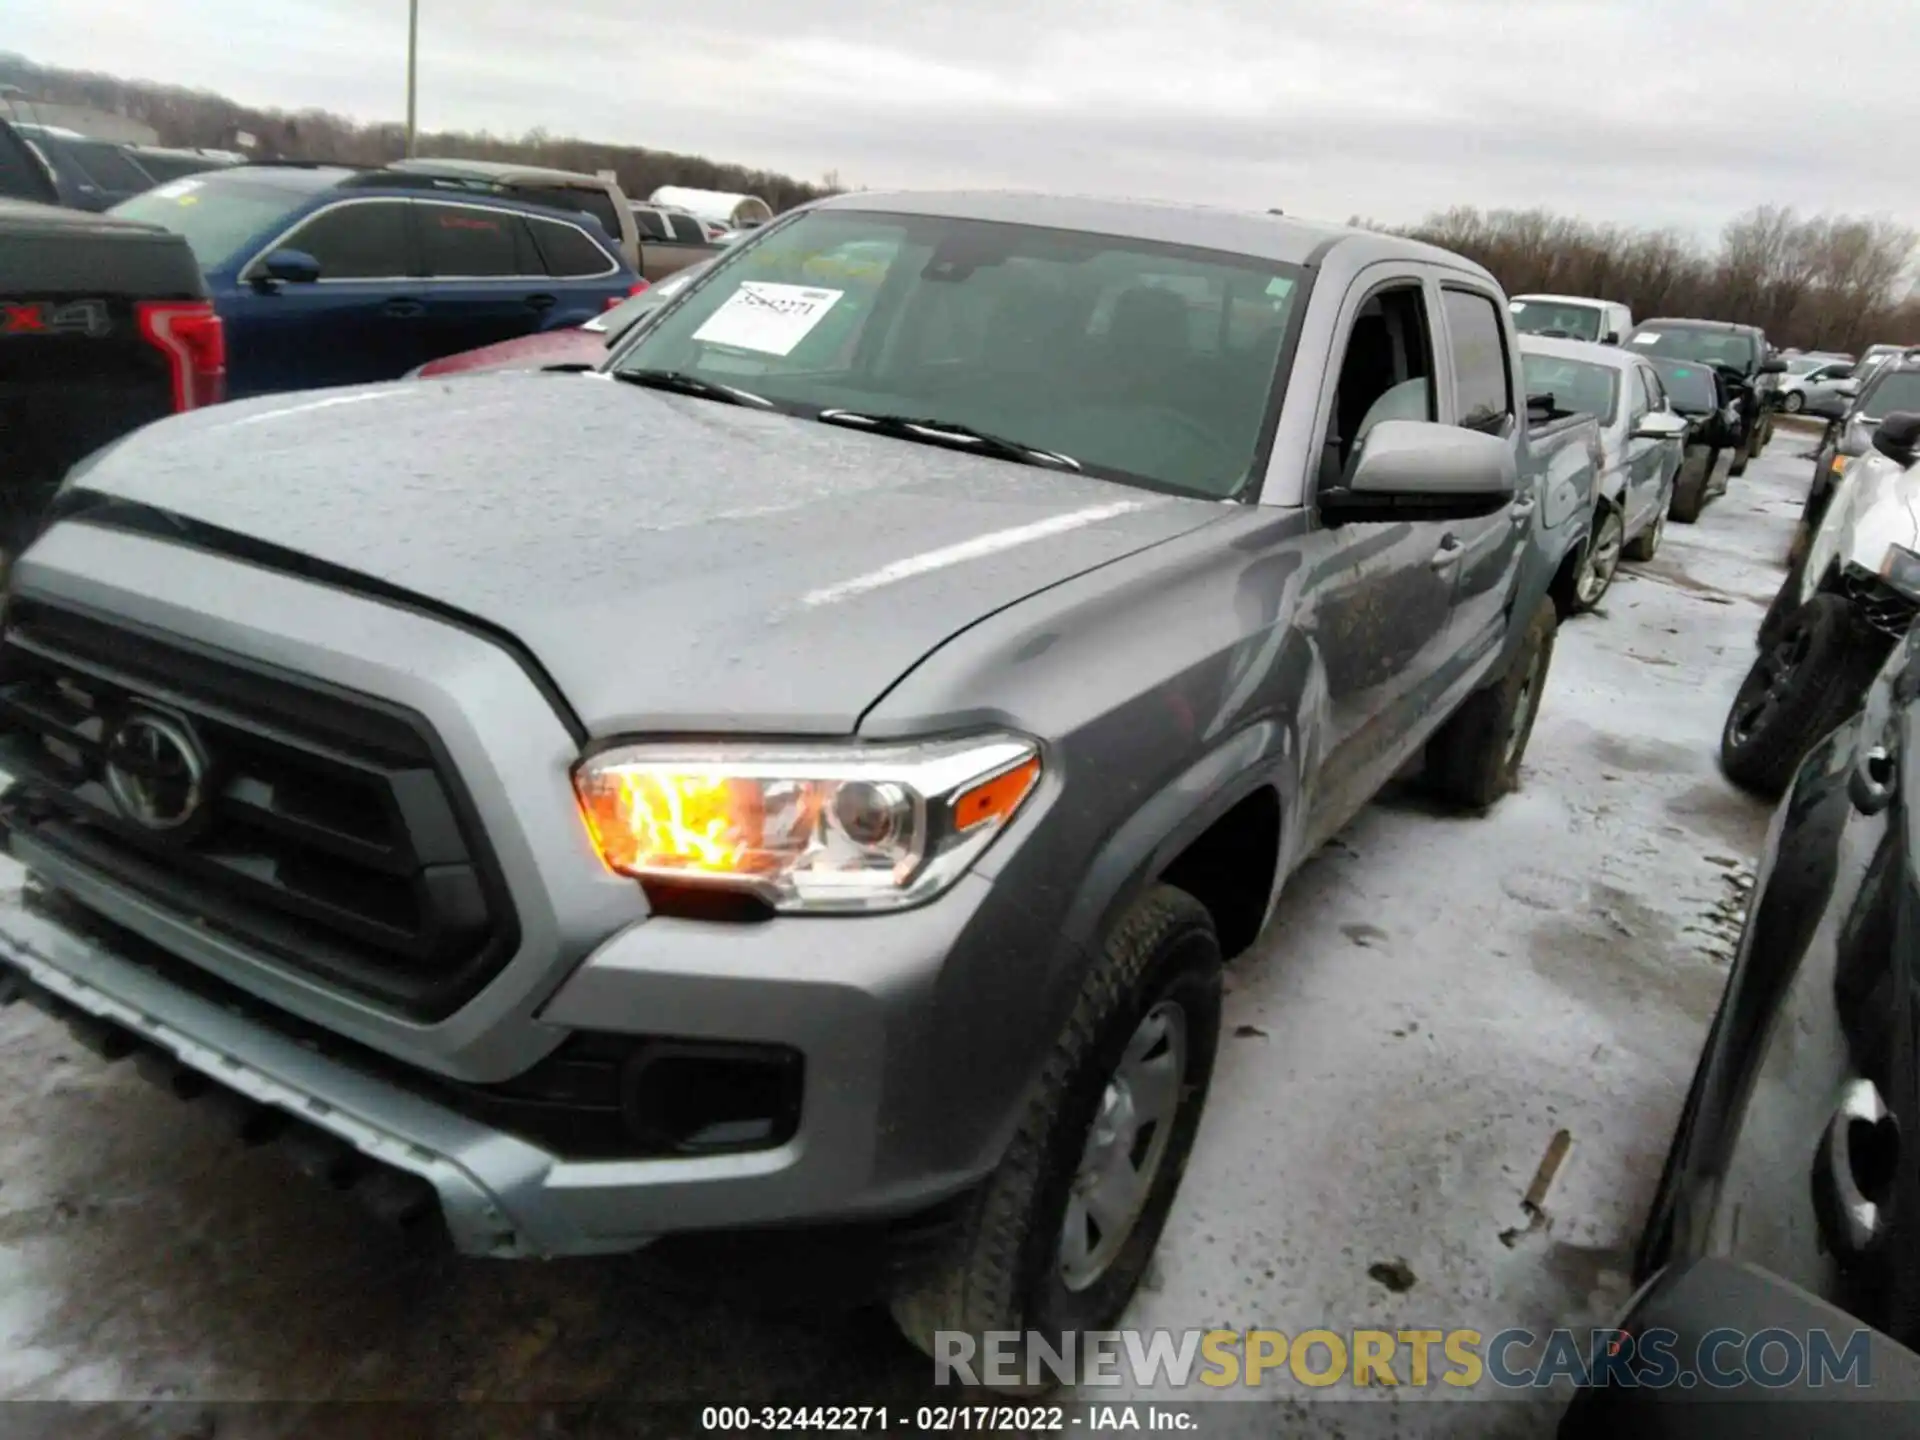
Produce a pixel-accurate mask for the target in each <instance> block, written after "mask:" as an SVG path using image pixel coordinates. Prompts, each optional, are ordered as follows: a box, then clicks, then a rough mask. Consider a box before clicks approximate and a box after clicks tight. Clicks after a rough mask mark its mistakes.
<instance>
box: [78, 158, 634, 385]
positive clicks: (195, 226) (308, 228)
mask: <svg viewBox="0 0 1920 1440" xmlns="http://www.w3.org/2000/svg"><path fill="white" fill-rule="evenodd" d="M361 181H362V177H361V176H360V175H359V172H355V171H352V170H346V169H340V168H336V167H329V166H304V167H303V166H276V165H247V166H240V167H237V168H234V169H229V170H220V171H212V172H208V173H205V174H201V175H191V176H188V177H187V178H185V179H182V180H175V181H172V182H170V183H169V184H166V185H161V186H159V187H157V188H156V189H153V190H150V191H148V192H147V193H146V194H144V195H140V196H136V197H135V198H134V199H132V200H129V201H127V202H126V203H125V204H124V205H121V206H119V207H117V209H116V210H115V212H114V213H115V214H117V215H120V216H122V217H124V218H127V219H133V220H140V221H143V222H146V223H149V224H154V225H161V226H164V227H166V228H167V229H169V230H174V231H177V232H178V233H179V234H181V235H184V236H185V237H186V239H187V243H188V244H189V245H191V246H192V247H193V251H194V254H196V255H197V256H198V257H199V259H200V264H201V266H202V268H203V269H204V270H205V271H206V275H207V284H208V286H209V287H210V289H211V291H212V295H213V301H214V304H215V305H216V306H217V307H218V309H219V311H220V314H221V315H222V317H223V318H224V319H225V320H226V322H227V347H228V357H229V358H228V375H229V378H228V388H229V390H230V391H231V393H232V394H233V395H234V396H236V397H240V396H247V395H261V394H267V393H271V392H274V391H280V390H301V389H311V388H314V387H318V386H326V385H350V384H355V383H358V382H363V381H369V380H394V379H398V378H399V377H400V376H402V375H405V374H406V373H407V372H408V371H409V370H412V369H413V368H414V367H415V366H416V365H419V364H421V363H423V362H425V361H427V360H432V359H436V358H438V357H439V356H442V355H452V354H455V353H457V352H459V351H462V350H471V349H475V348H476V347H478V346H481V345H490V344H493V343H494V342H496V341H500V340H508V339H512V338H514V337H516V336H521V335H530V334H534V333H537V332H544V331H550V330H564V329H570V328H572V327H573V326H576V325H579V324H580V323H581V322H582V321H585V320H590V319H592V318H593V317H594V316H596V315H599V314H601V313H603V312H604V311H605V310H606V309H607V307H608V305H609V304H610V303H617V302H618V301H620V300H624V299H625V298H626V297H627V296H628V295H629V294H631V293H632V292H633V290H634V287H635V286H636V285H638V284H639V283H640V277H639V276H637V275H636V274H634V272H633V271H632V270H630V269H628V268H627V266H626V264H625V262H624V261H622V260H621V259H620V256H619V253H618V251H617V250H616V248H615V246H614V244H613V241H612V240H611V239H610V238H609V237H608V235H607V234H606V232H605V231H604V230H602V229H601V228H600V226H599V224H598V223H597V222H596V221H595V220H594V219H593V218H592V217H591V216H589V215H585V214H580V213H570V214H563V213H561V212H559V211H555V210H549V209H545V208H543V207H541V206H536V205H528V204H524V203H522V202H520V201H517V200H508V199H504V198H501V197H499V196H494V195H485V194H458V195H454V194H423V193H421V192H420V191H418V190H417V189H386V188H381V187H377V186H370V185H366V184H364V183H361Z"/></svg>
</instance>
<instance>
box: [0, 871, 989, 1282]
mask: <svg viewBox="0 0 1920 1440" xmlns="http://www.w3.org/2000/svg"><path fill="white" fill-rule="evenodd" d="M962 886H964V887H967V891H966V893H964V894H950V895H949V896H947V897H945V901H943V903H942V905H940V906H933V907H927V908H926V909H924V910H921V911H918V912H909V913H908V914H907V915H903V916H900V917H894V918H898V919H901V920H909V921H913V922H914V923H911V924H908V925H905V926H896V927H893V928H892V931H891V933H887V931H888V927H887V925H886V923H885V920H884V919H883V920H882V922H881V924H880V926H879V927H877V928H876V927H875V925H874V922H873V919H872V918H871V917H862V918H861V919H859V920H857V921H854V922H851V923H852V924H854V925H857V926H858V927H860V929H861V931H862V933H863V935H864V937H865V939H866V940H867V942H868V944H867V946H866V947H864V954H863V955H862V957H861V959H860V960H859V962H858V965H857V967H856V971H855V973H850V972H849V968H848V966H847V965H846V964H844V963H843V964H842V965H841V966H840V967H839V969H838V971H837V973H836V972H833V971H831V970H824V971H823V970H812V971H811V972H810V971H809V965H810V964H811V962H813V961H815V960H817V959H818V958H819V957H818V955H817V953H816V952H814V950H813V945H815V944H824V945H829V946H836V947H838V948H839V949H840V950H841V952H842V954H844V951H845V946H846V941H847V939H848V937H847V935H846V934H845V933H844V931H840V927H839V926H835V925H832V924H831V923H830V924H828V925H826V926H820V927H814V931H815V937H814V939H813V940H812V941H811V942H809V941H808V940H807V938H806V937H805V936H802V938H801V941H800V943H799V944H798V945H797V946H796V945H795V943H794V940H793V938H792V936H793V935H795V934H797V933H800V932H788V935H787V936H786V937H779V938H778V939H776V937H774V936H772V935H770V934H768V932H770V931H772V930H774V929H775V928H776V927H775V926H773V925H768V926H759V927H752V928H753V929H754V930H755V931H757V932H758V933H759V935H761V936H765V937H766V939H767V940H774V941H776V943H777V945H778V947H779V948H778V949H777V950H776V949H774V948H771V947H768V946H765V945H764V944H763V945H762V946H759V947H756V946H755V945H754V944H753V943H752V940H751V939H749V938H748V937H746V936H743V935H742V934H741V933H740V931H738V930H736V929H735V928H734V927H718V929H719V931H720V932H721V933H717V934H711V938H712V939H713V940H714V941H715V942H716V948H714V949H711V950H703V949H702V947H700V946H699V945H698V944H695V945H692V946H689V945H686V944H684V943H683V944H679V945H675V944H672V943H661V942H662V941H665V940H668V939H669V937H668V936H665V935H662V934H661V933H660V932H662V931H665V930H668V929H669V928H670V927H671V922H668V921H665V920H662V919H655V920H653V921H651V922H649V923H648V924H646V925H643V926H639V927H635V928H634V929H633V930H631V931H627V932H623V933H622V934H621V935H616V936H615V937H613V939H611V940H610V941H608V942H607V944H606V945H605V946H603V947H602V948H601V950H600V951H598V952H596V954H595V955H594V957H592V959H591V960H590V962H589V963H588V965H586V966H585V967H583V969H582V971H581V972H579V973H578V974H577V975H576V976H575V979H574V981H573V982H571V983H570V984H569V985H567V986H565V987H563V988H562V990H561V991H560V992H559V993H558V994H557V995H556V996H555V997H554V999H553V1000H552V1001H551V1002H550V1004H549V1006H548V1007H547V1008H548V1012H549V1015H550V1016H551V1017H552V1018H553V1019H555V1020H558V1021H561V1022H562V1023H563V1024H565V1025H566V1026H567V1027H568V1028H572V1027H580V1026H586V1025H588V1024H590V1023H592V1020H593V1018H594V1017H598V1018H599V1019H600V1021H601V1023H602V1024H604V1023H605V1019H606V1017H607V1016H608V1014H609V1012H610V1011H612V1012H613V1013H615V1014H616V1016H617V1015H620V1014H632V1013H635V1011H636V1009H637V1010H639V1011H646V1010H652V1009H656V1008H659V1009H665V1010H667V1011H669V1012H671V1013H674V1014H675V1015H677V1016H678V1017H679V1018H680V1019H682V1020H684V1021H687V1022H688V1027H689V1028H695V1029H697V1028H699V1014H700V1013H701V1012H702V1011H705V1010H709V1009H711V1010H713V1011H714V1012H715V1013H720V1014H724V1015H725V1016H726V1017H727V1019H728V1020H729V1022H730V1024H731V1026H732V1030H733V1033H736V1034H737V1033H741V1032H744V1033H745V1034H747V1035H750V1036H752V1037H753V1038H756V1039H763V1038H784V1039H787V1040H790V1041H792V1042H793V1043H795V1044H796V1047H797V1048H800V1049H801V1050H802V1052H803V1053H804V1054H805V1055H806V1059H807V1067H808V1068H807V1084H806V1090H805V1102H804V1108H803V1114H802V1117H801V1119H800V1122H799V1125H798V1128H797V1130H796V1132H795V1133H794V1134H793V1135H792V1138H791V1139H789V1140H787V1141H786V1142H785V1143H782V1144H779V1145H777V1146H773V1147H771V1148H766V1149H760V1150H752V1151H735V1152H731V1153H719V1154H711V1155H697V1156H668V1157H653V1158H645V1159H612V1160H578V1159H568V1158H563V1157H561V1156H558V1155H555V1154H553V1153H550V1152H549V1151H547V1150H546V1149H543V1148H542V1147H541V1146H539V1145H536V1144H533V1143H529V1142H528V1141H527V1140H525V1139H522V1138H519V1137H518V1136H516V1135H514V1134H509V1133H505V1132H503V1131H502V1130H499V1129H496V1128H492V1127H491V1126H489V1125H487V1124H485V1123H482V1122H481V1121H479V1120H476V1119H474V1118H470V1117H469V1116H467V1115H465V1114H462V1113H459V1112H458V1111H457V1110H455V1109H452V1108H449V1107H448V1106H447V1105H445V1104H443V1103H440V1101H439V1100H438V1099H437V1098H435V1097H434V1095H433V1093H432V1090H431V1086H430V1085H429V1084H427V1083H425V1082H426V1080H427V1078H428V1077H426V1076H424V1074H423V1075H422V1076H421V1079H422V1082H423V1083H422V1084H421V1085H420V1086H419V1087H418V1088H415V1087H413V1086H410V1085H409V1084H408V1083H406V1080H405V1078H404V1073H403V1075H402V1077H401V1078H398V1079H396V1077H395V1073H394V1068H393V1067H386V1068H384V1069H381V1068H376V1067H373V1066H371V1065H363V1064H360V1063H356V1061H355V1059H354V1058H353V1056H352V1055H351V1054H343V1053H339V1051H338V1050H336V1049H335V1048H334V1047H332V1046H329V1045H327V1044H325V1043H321V1044H315V1043H314V1041H313V1040H312V1038H311V1036H310V1035H305V1036H303V1035H301V1034H300V1033H299V1032H298V1031H292V1032H289V1031H286V1030H283V1029H282V1028H280V1027H279V1026H277V1025H276V1024H274V1023H271V1020H270V1019H269V1018H266V1017H265V1016H263V1014H262V1012H261V1011H260V1009H259V1007H257V1006H254V1005H247V1004H236V1003H222V1001H221V997H220V996H219V995H217V994H209V993H207V992H205V991H202V990H198V989H194V988H189V987H187V986H185V985H183V984H181V983H177V982H176V980H175V979H173V978H169V973H168V965H169V964H170V963H171V959H170V957H167V956H164V955H162V954H161V953H159V952H150V951H148V950H147V949H146V948H145V942H144V941H141V940H140V939H138V937H135V936H131V935H126V936H124V937H123V936H120V935H119V934H118V932H116V931H114V930H112V929H111V928H110V927H107V926H102V927H99V928H96V927H95V926H94V925H92V924H91V923H90V921H91V918H92V915H93V913H94V912H93V910H92V909H91V908H89V910H87V911H74V912H73V914H74V915H76V916H80V917H83V918H80V919H70V918H68V914H67V912H68V910H69V909H70V908H71V902H70V901H69V900H68V899H67V898H66V897H65V896H64V895H61V896H57V897H55V898H53V899H51V900H50V901H49V900H46V898H45V897H46V892H44V891H42V890H41V889H40V888H39V882H37V881H36V880H34V879H32V878H29V879H28V880H27V882H26V888H25V889H24V890H16V891H13V892H12V893H9V894H6V895H4V896H0V998H17V994H18V992H20V991H25V992H26V994H27V996H28V998H30V999H32V1000H34V1001H36V1002H37V1003H39V1004H40V1005H41V1007H42V1008H44V1009H49V1010H51V1011H53V1012H55V1013H56V1014H57V1015H58V1016H59V1017H60V1018H62V1019H65V1020H66V1021H68V1023H69V1024H72V1025H74V1026H76V1028H77V1029H78V1030H80V1031H82V1032H90V1043H92V1044H93V1045H94V1048H96V1049H98V1050H100V1051H101V1052H102V1053H104V1054H106V1055H108V1056H109V1058H120V1057H121V1056H125V1055H133V1056H135V1057H136V1058H138V1059H139V1060H140V1061H141V1068H142V1070H143V1072H146V1073H149V1074H150V1075H152V1074H155V1073H156V1071H158V1072H159V1073H162V1074H167V1075H170V1076H175V1077H177V1076H178V1075H179V1074H180V1072H181V1070H182V1069H184V1071H185V1072H187V1075H186V1078H187V1079H188V1080H191V1081H193V1084H191V1085H181V1084H178V1083H176V1084H175V1085H174V1087H173V1088H175V1089H176V1090H177V1091H179V1092H181V1093H187V1092H188V1091H189V1090H193V1089H199V1088H204V1087H202V1086H201V1085H200V1083H199V1080H198V1078H197V1077H204V1079H205V1080H206V1081H210V1082H212V1087H211V1088H212V1093H214V1094H216V1095H218V1096H219V1097H220V1099H221V1101H222V1102H223V1103H222V1106H221V1108H227V1109H232V1108H234V1103H235V1102H238V1105H239V1108H240V1109H241V1110H242V1112H243V1126H245V1127H247V1128H250V1129H252V1130H253V1131H254V1132H255V1133H257V1134H262V1135H264V1134H266V1133H274V1134H279V1133H281V1132H284V1131H288V1130H290V1131H291V1132H292V1134H293V1138H294V1139H296V1140H298V1141H299V1142H300V1143H299V1144H296V1145H295V1146H293V1147H292V1148H293V1149H294V1151H295V1158H296V1159H302V1160H303V1161H306V1160H310V1158H311V1157H312V1156H313V1155H314V1154H315V1153H316V1143H315V1142H318V1151H317V1153H319V1154H321V1156H322V1163H321V1165H320V1169H321V1171H322V1172H323V1173H325V1174H326V1176H327V1178H329V1179H330V1180H331V1181H332V1183H334V1184H336V1185H338V1186H339V1187H340V1188H343V1189H351V1188H355V1187H356V1186H357V1185H359V1184H360V1183H361V1182H363V1181H365V1182H370V1188H371V1190H372V1191H373V1192H374V1194H375V1196H379V1197H389V1198H392V1197H400V1198H401V1200H402V1202H403V1208H406V1207H405V1203H404V1202H405V1195H406V1192H407V1190H408V1188H409V1187H411V1188H412V1189H413V1190H414V1191H416V1192H420V1193H424V1192H421V1191H420V1187H422V1186H424V1187H425V1189H426V1190H428V1191H430V1192H431V1195H430V1196H428V1197H427V1199H428V1202H429V1204H428V1208H429V1209H430V1208H431V1207H432V1206H433V1205H434V1204H437V1208H438V1210H439V1212H440V1215H441V1217H442V1219H443V1220H444V1222H445V1229H446V1233H447V1235H448V1236H449V1237H450V1238H451V1240H452V1242H453V1244H454V1246H455V1248H457V1249H458V1250H460V1251H462V1252H464V1253H468V1254H474V1255H490V1256H498V1257H515V1256H559V1255H582V1254H595V1253H608V1252H618V1251H625V1250H632V1249H635V1248H638V1247H640V1246H643V1245H645V1244H647V1243H648V1242H649V1241H650V1240H652V1239H655V1238H658V1237H659V1236H662V1235H666V1234H670V1233H675V1232H685V1231H702V1230H721V1229H742V1228H756V1227H760V1226H770V1225H780V1224H789V1223H796V1222H800V1223H807V1222H811V1223H839V1222H856V1221H872V1220H883V1219H888V1218H891V1217H894V1216H900V1215H910V1214H914V1213H917V1212H919V1211H923V1210H926V1209H928V1208H930V1207H932V1206H934V1205H935V1204H937V1203H938V1202H939V1201H940V1200H942V1199H945V1198H947V1197H948V1196H951V1195H952V1194H954V1193H956V1192H957V1191H959V1190H961V1189H963V1188H964V1187H965V1186H966V1185H967V1184H969V1183H970V1182H971V1181H972V1180H974V1179H975V1178H977V1176H978V1174H979V1173H980V1171H981V1169H982V1167H984V1166H986V1165H988V1164H990V1163H991V1157H990V1155H986V1154H983V1155H981V1156H980V1157H979V1158H978V1159H977V1160H975V1161H970V1162H961V1161H954V1160H953V1159H952V1158H951V1157H952V1155H953V1153H954V1152H953V1151H952V1150H950V1149H949V1150H948V1151H946V1153H945V1155H944V1156H943V1155H942V1154H941V1147H940V1146H939V1145H937V1144H933V1143H929V1139H928V1136H929V1133H930V1132H932V1133H937V1131H938V1123H937V1120H936V1119H935V1118H934V1117H931V1116H927V1115H926V1110H925V1106H924V1103H923V1099H922V1097H921V1095H920V1089H919V1087H920V1083H921V1082H920V1079H919V1067H918V1065H917V1061H916V1057H918V1056H919V1055H920V1054H921V1053H922V1051H923V1049H924V1045H923V1037H922V1036H921V1035H920V1034H919V1033H918V1032H919V1028H920V1026H921V1025H922V1024H923V1021H922V1019H921V1017H923V1016H924V1014H925V1012H926V1010H927V1009H928V1008H929V998H930V997H929V996H928V995H927V994H925V993H924V992H923V991H922V989H921V986H920V984H919V983H918V979H917V978H916V977H920V978H926V979H928V980H929V981H930V980H931V977H932V976H934V975H935V974H937V972H938V971H939V969H940V967H941V965H942V963H943V962H944V960H945V959H946V949H945V945H946V943H947V942H948V941H949V940H950V939H951V938H952V937H951V936H950V935H948V934H946V933H944V932H945V931H946V930H947V927H948V926H949V925H950V924H951V923H952V922H953V919H954V917H955V914H956V912H955V911H948V912H946V913H945V914H942V913H941V912H942V911H943V909H944V906H945V904H946V903H947V902H958V912H959V913H960V914H961V918H962V919H967V918H972V917H973V913H974V910H975V908H976V907H975V904H973V903H969V902H970V901H971V902H979V901H981V900H983V899H987V898H988V897H990V896H991V894H992V887H991V886H990V885H988V884H987V883H986V882H985V881H984V880H981V879H975V878H969V879H967V880H964V881H963V882H962ZM88 898H89V900H90V901H92V900H98V899H100V898H101V897H98V896H90V897H88ZM988 908H989V909H990V908H992V907H991V905H989V906H988ZM915 917H918V919H917V920H915ZM936 917H937V918H936ZM686 928H687V930H688V931H690V932H697V931H699V930H700V929H701V928H702V927H700V926H698V925H695V924H692V923H689V924H688V925H687V927H686ZM706 928H707V930H708V931H709V932H710V933H711V932H712V931H713V930H714V928H715V927H706ZM835 931H839V932H840V933H838V934H831V933H830V932H835ZM642 937H645V938H647V939H648V940H649V942H650V943H648V944H646V946H645V947H644V950H642V949H640V948H639V947H637V946H636V944H635V942H636V941H637V940H639V939H641V938H642ZM680 938H681V939H682V940H684V939H685V936H684V935H683V936H681V937H680ZM743 939H745V940H747V943H745V944H741V943H739V942H740V941H742V940H743ZM729 942H730V943H729ZM722 956H724V957H725V958H726V960H727V968H730V969H731V970H732V971H733V973H732V974H731V975H728V974H727V973H726V972H725V969H722V968H719V967H716V966H714V965H712V964H709V963H707V962H708V961H711V960H714V959H716V958H720V957H722ZM636 962H639V963H636ZM770 967H777V968H779V969H781V970H783V971H784V972H785V976H784V978H782V977H780V976H778V975H775V974H771V973H769V969H770ZM809 973H812V974H814V975H826V974H831V975H833V978H832V979H831V980H830V981H814V980H808V979H804V978H800V977H804V976H807V975H808V974H809ZM8 990H12V991H13V992H15V994H13V995H7V994H5V992H7V991H8ZM649 1002H652V1003H649ZM269 1014H270V1012H269ZM909 1032H912V1033H909ZM82 1038H89V1035H88V1034H87V1033H83V1036H82ZM155 1062H157V1064H156V1063H155ZM909 1111H918V1112H919V1113H921V1115H922V1116H923V1117H925V1118H926V1124H925V1125H902V1124H899V1123H897V1122H898V1121H899V1119H900V1118H901V1117H902V1116H903V1115H904V1114H905V1113H907V1112H909ZM262 1121H268V1122H271V1123H267V1124H262V1123H261V1122H262ZM329 1147H330V1149H329ZM329 1157H330V1158H329ZM303 1168H307V1169H309V1170H310V1171H311V1170H313V1169H314V1166H313V1165H312V1164H311V1163H305V1164H303ZM376 1208H379V1207H378V1206H376Z"/></svg>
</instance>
